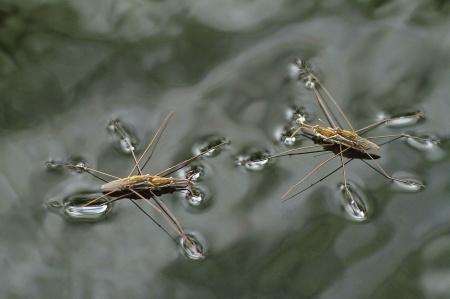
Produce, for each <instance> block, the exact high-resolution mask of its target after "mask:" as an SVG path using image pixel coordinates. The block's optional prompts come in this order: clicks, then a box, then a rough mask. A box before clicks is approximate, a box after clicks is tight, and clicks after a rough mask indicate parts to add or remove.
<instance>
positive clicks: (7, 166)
mask: <svg viewBox="0 0 450 299" xmlns="http://www.w3.org/2000/svg"><path fill="white" fill-rule="evenodd" d="M449 12H450V4H449V2H448V1H439V0H420V1H419V0H414V1H363V0H352V1H333V0H324V1H293V0H282V1H272V0H258V1H244V0H241V1H239V0H234V1H231V0H230V1H212V0H208V1H205V0H195V1H135V0H128V1H118V0H108V1H80V0H77V1H58V2H55V1H46V0H42V1H18V0H14V1H12V0H11V1H9V0H3V1H2V2H1V4H0V45H1V52H0V74H1V80H0V101H1V102H0V103H1V104H0V105H1V109H0V127H1V142H0V154H1V157H2V159H1V160H0V194H1V200H0V214H1V217H0V234H1V235H0V237H1V242H0V248H1V249H0V262H1V267H0V269H1V270H0V271H1V273H2V279H1V281H0V293H1V297H2V298H194V297H195V298H449V297H450V262H449V256H450V255H449V254H450V234H449V231H450V202H449V191H450V190H449V183H448V181H449V179H448V176H449V171H450V160H449V159H448V153H449V149H448V146H447V145H448V143H447V141H446V140H447V138H448V136H449V131H450V118H449V117H448V115H449V114H450V105H449V101H448V95H449V93H450V84H449V83H450V68H449V65H450V60H449V55H448V53H449V50H450V36H449V34H448V29H449V28H450V19H449ZM297 57H299V58H304V59H307V60H310V61H311V62H313V63H314V65H315V66H316V67H317V68H318V69H320V74H321V77H322V78H323V81H324V82H325V84H326V86H327V88H328V89H329V90H330V91H331V92H332V94H333V95H334V97H335V98H336V99H337V100H338V102H339V104H340V105H341V107H342V108H343V110H344V111H345V112H346V114H347V116H348V117H349V118H350V120H351V122H352V124H353V125H354V127H355V128H361V127H364V126H365V125H367V124H371V123H373V122H374V121H376V120H377V117H379V115H385V114H387V113H389V112H390V111H392V109H396V108H400V109H404V110H405V109H406V110H411V109H423V110H424V111H426V113H427V115H428V116H427V119H426V120H425V121H423V122H421V123H419V124H417V125H415V126H411V127H408V128H388V127H386V126H383V127H381V128H380V129H378V130H377V135H383V134H384V135H385V134H396V133H401V132H404V131H414V132H415V133H417V134H422V135H430V136H434V137H435V138H438V139H440V140H441V143H440V145H439V146H431V149H430V148H429V147H428V148H427V147H426V146H425V147H424V146H411V145H409V144H408V143H407V142H405V141H404V140H403V141H396V142H393V143H390V144H388V145H386V146H384V147H383V150H382V151H381V153H380V154H381V156H382V158H381V159H380V160H379V161H380V164H381V165H382V166H383V167H384V168H385V169H386V171H387V172H388V173H391V174H394V175H399V176H400V175H406V176H413V177H416V178H417V179H419V180H421V181H423V182H424V183H425V184H426V185H427V187H426V188H425V189H423V190H420V191H406V190H401V189H399V188H398V187H396V186H395V184H393V183H391V182H390V181H389V180H387V179H386V178H384V177H382V176H381V175H379V174H378V173H376V172H375V171H373V170H371V169H370V168H369V167H367V165H365V164H364V163H362V162H360V161H354V162H352V163H351V164H349V165H348V167H347V173H348V178H349V179H350V180H352V182H354V183H356V184H357V185H358V186H359V187H360V188H361V190H363V192H364V194H365V196H366V197H367V201H368V207H369V209H370V217H369V218H368V219H366V220H365V221H356V220H354V219H351V218H349V217H347V216H346V215H345V211H344V210H343V208H342V206H341V205H340V204H339V201H338V200H337V197H338V195H339V191H338V184H339V183H341V182H342V175H341V173H340V172H337V173H336V174H334V175H332V176H330V177H328V178H326V179H325V180H324V181H323V182H321V183H320V184H317V185H315V186H314V187H313V188H310V189H309V190H308V191H306V192H304V193H302V194H300V195H298V196H297V197H295V198H293V199H291V200H289V201H287V202H285V203H283V204H282V203H281V202H280V197H281V195H282V194H283V193H284V192H285V191H286V190H287V189H288V188H289V187H290V186H292V185H293V184H294V183H296V182H298V181H299V180H300V179H301V178H302V177H304V176H305V175H306V174H307V173H308V172H309V171H311V170H312V169H313V168H314V167H315V166H316V165H318V163H320V162H321V161H323V160H324V157H323V156H318V157H317V156H315V155H306V156H301V157H291V158H282V159H279V160H274V161H272V162H271V163H270V165H268V166H267V167H265V168H264V169H263V170H262V171H250V170H247V169H245V167H239V166H237V165H236V159H238V157H240V156H242V155H245V154H248V153H249V152H252V151H256V152H267V153H271V154H275V153H277V152H281V151H283V150H286V149H288V148H289V146H287V145H284V144H283V143H281V142H280V136H279V135H280V132H281V131H282V130H283V128H284V127H285V126H286V124H287V123H288V122H287V118H286V114H287V111H289V109H290V107H292V106H294V105H303V104H305V105H309V106H310V107H313V109H317V107H316V103H315V102H314V98H313V96H312V94H311V93H310V92H308V91H306V90H305V89H302V88H301V86H300V85H299V84H295V82H292V81H290V80H289V79H288V75H289V65H290V63H291V62H292V61H293V60H294V59H295V58H297ZM170 111H174V116H173V117H172V119H171V121H170V123H169V125H168V127H167V129H166V130H165V132H164V135H163V136H162V138H161V141H160V143H159V144H158V147H157V149H156V152H155V154H154V157H153V158H152V160H151V163H150V165H149V166H148V167H147V169H146V170H147V171H148V172H149V173H156V172H158V171H160V170H162V169H165V168H166V167H168V166H171V165H173V164H175V163H177V162H179V161H181V160H183V159H186V158H188V157H190V156H192V155H193V154H194V152H195V148H196V144H199V143H201V142H203V141H205V140H208V138H226V139H229V140H231V142H232V143H231V145H230V146H229V147H228V148H227V149H226V150H224V151H222V152H221V153H220V154H219V155H217V156H215V157H209V158H204V159H202V160H201V161H200V162H199V163H201V165H203V167H205V169H206V174H205V178H204V179H203V180H202V181H201V182H199V183H198V185H199V186H200V187H202V188H204V189H205V190H207V192H208V194H209V197H210V201H209V204H208V206H207V208H205V209H195V208H192V207H189V206H188V205H187V204H186V202H183V201H182V200H181V196H180V195H175V194H174V195H167V196H164V197H163V199H164V200H165V202H166V204H167V205H168V206H170V208H171V210H172V212H173V213H174V214H175V215H176V216H177V218H178V220H179V221H180V222H181V224H182V225H183V227H185V228H186V229H187V230H188V231H190V232H193V233H196V234H199V235H201V236H203V238H204V243H205V244H204V245H205V246H207V248H208V251H207V258H206V259H205V260H202V261H191V260H188V259H187V258H186V257H184V256H183V255H182V254H181V253H180V250H179V248H177V246H176V245H175V244H174V242H173V241H172V240H171V239H170V238H169V237H168V236H167V235H165V234H164V233H163V232H162V231H161V230H160V229H159V228H158V227H157V226H156V225H154V224H153V223H152V222H151V221H149V219H147V218H146V217H145V215H143V214H142V213H141V212H140V211H139V210H137V209H136V208H135V207H134V206H133V205H131V204H130V202H128V201H121V202H117V203H116V205H115V206H114V208H113V211H112V212H111V213H109V214H108V215H107V217H105V218H104V219H102V220H101V221H97V222H80V221H74V220H70V219H68V218H67V217H66V216H64V214H63V213H61V211H58V210H55V209H52V208H50V207H46V206H45V205H44V204H43V202H44V201H48V200H59V201H61V200H63V199H65V198H67V197H68V196H70V195H72V194H78V193H82V192H84V191H87V190H98V189H99V186H100V184H101V182H99V181H98V180H95V178H93V177H91V176H89V175H87V174H78V173H74V172H65V171H51V170H49V169H47V168H46V167H45V166H44V162H45V161H48V160H55V161H67V160H70V159H75V160H76V159H82V160H84V161H86V162H87V163H88V164H89V165H91V166H92V167H94V168H98V169H101V170H103V171H105V172H108V173H112V174H114V175H118V176H126V175H127V174H128V172H129V169H131V167H132V165H133V163H132V160H131V157H130V156H129V155H124V154H120V153H119V151H117V149H116V148H115V145H114V141H112V139H111V134H110V132H108V130H107V126H108V121H109V120H110V119H117V120H120V121H121V123H122V124H123V125H124V126H125V127H126V128H127V130H129V132H131V134H132V135H133V136H134V138H135V140H136V142H137V145H138V148H139V149H140V150H141V151H142V149H143V148H145V146H146V144H147V143H148V142H149V141H150V140H151V137H152V136H153V134H154V133H155V132H156V130H157V128H158V126H159V124H160V123H161V122H162V120H163V119H164V117H165V116H166V115H167V114H168V113H169V112H170ZM336 165H337V164H334V166H336ZM332 168H333V166H330V167H327V168H325V169H323V170H321V171H320V172H318V173H317V175H315V176H314V177H315V179H318V178H320V177H321V176H324V175H326V174H327V172H329V171H330V169H332ZM313 181H314V179H312V180H311V181H310V182H309V183H308V184H310V183H311V182H313Z"/></svg>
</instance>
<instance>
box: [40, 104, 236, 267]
mask: <svg viewBox="0 0 450 299" xmlns="http://www.w3.org/2000/svg"><path fill="white" fill-rule="evenodd" d="M172 114H173V113H172V112H171V113H169V115H168V116H167V117H166V118H165V120H164V121H163V123H162V124H161V126H160V127H159V129H158V130H157V132H156V133H155V135H154V137H153V139H152V140H151V141H150V143H149V145H148V146H147V148H146V149H145V150H144V152H143V153H142V155H141V156H140V157H139V158H137V157H136V155H135V153H134V146H133V145H132V144H131V141H130V138H128V135H127V134H126V132H125V131H124V130H123V128H122V127H121V126H120V125H119V124H118V123H117V122H116V121H111V122H110V126H111V128H112V129H113V130H114V131H115V132H116V133H117V134H118V136H119V139H120V143H121V145H123V147H124V148H126V149H127V150H128V152H129V153H131V155H132V157H133V160H134V167H133V168H132V169H131V171H130V173H129V174H128V176H127V177H125V178H121V177H117V176H114V175H111V174H108V173H105V172H103V171H100V170H97V169H93V168H90V167H87V166H86V165H85V164H84V163H77V164H65V163H58V162H47V163H46V164H47V165H48V166H49V167H52V168H54V167H64V168H69V169H73V170H76V171H78V172H83V171H84V172H88V173H89V174H91V175H93V176H95V177H96V178H98V179H100V180H102V181H104V182H105V184H103V185H102V186H101V189H102V191H103V194H102V195H100V196H97V197H95V198H93V199H90V200H84V201H80V200H78V201H77V203H78V204H72V205H70V206H69V207H68V208H69V210H70V211H69V212H70V213H71V214H74V213H73V212H74V211H75V214H74V215H80V213H82V212H85V210H86V211H87V212H88V214H89V217H92V218H93V217H94V216H93V215H91V214H92V213H93V209H94V210H98V208H99V207H104V206H105V205H108V204H111V202H113V201H116V200H120V199H123V198H128V199H130V200H131V202H132V203H133V204H135V205H136V206H137V207H138V208H139V209H140V210H141V211H143V212H144V213H145V214H146V215H147V216H148V217H149V218H150V219H151V220H152V221H153V222H154V223H155V224H157V225H158V226H159V227H160V228H161V229H162V230H163V231H164V232H165V233H166V234H167V235H169V236H170V237H171V238H172V239H173V240H174V241H175V242H176V243H177V245H178V246H180V247H181V248H182V250H183V252H184V253H185V255H186V256H187V257H189V258H191V259H201V258H203V257H204V254H203V252H202V251H203V248H202V245H201V244H200V243H199V242H198V240H196V239H195V237H194V236H191V235H188V234H186V233H185V232H184V230H183V228H182V227H181V225H180V223H179V222H178V220H177V219H176V217H175V216H174V215H173V214H172V212H170V210H169V209H168V208H167V206H166V205H165V204H164V203H163V202H162V200H161V199H160V198H159V196H161V195H163V194H167V193H173V192H175V191H185V190H187V191H188V192H189V193H190V194H191V195H192V196H194V195H195V192H194V191H193V189H192V186H191V181H192V179H193V178H195V177H196V174H195V173H193V174H190V175H189V177H187V178H175V177H170V176H169V175H170V174H172V173H174V172H175V171H178V170H179V169H181V168H182V167H185V166H186V165H188V164H189V163H191V162H192V161H194V160H196V159H197V158H199V157H201V156H203V155H206V154H208V153H210V152H212V151H215V150H217V149H218V148H220V147H222V146H224V145H225V144H228V143H229V141H226V140H225V141H222V142H221V143H219V144H216V145H214V146H211V147H207V148H205V150H204V151H203V152H200V153H199V154H197V155H195V156H193V157H192V158H189V159H187V160H185V161H182V162H180V163H178V164H175V165H173V166H171V167H169V168H167V169H165V170H163V171H161V172H159V173H157V174H155V175H150V174H144V173H143V168H144V167H145V166H146V164H147V163H148V162H149V160H150V158H151V157H152V155H153V152H154V150H155V147H156V144H157V142H158V140H159V138H160V137H161V135H162V132H163V131H164V129H165V127H166V126H167V123H168V122H169V119H170V117H171V116H172ZM147 153H149V155H148V157H147V159H146V161H145V162H144V163H142V162H143V158H144V156H145V155H146V154H147ZM141 164H142V166H141ZM135 172H136V173H135ZM134 173H135V174H134ZM100 175H101V176H104V177H108V178H110V179H112V180H111V181H107V180H105V179H103V178H102V177H100ZM139 199H140V200H143V201H144V202H146V203H147V204H149V205H150V206H151V207H152V208H153V209H154V210H155V211H156V212H157V213H158V214H159V215H161V216H162V217H163V218H164V220H165V221H166V222H167V223H168V224H169V225H170V226H171V227H172V228H173V229H174V230H175V231H176V232H177V233H178V235H179V236H180V237H181V242H180V243H178V242H177V240H176V239H174V238H173V237H172V236H171V234H170V233H169V232H168V231H167V230H166V229H165V228H164V227H163V226H162V225H161V224H159V223H158V221H156V219H155V218H153V217H152V216H151V215H150V214H149V213H147V212H146V211H145V210H144V209H143V208H142V207H141V206H140V205H138V204H137V203H136V202H135V201H134V200H139ZM150 199H152V200H150ZM74 203H75V202H74ZM47 205H49V206H52V207H61V205H58V204H57V203H55V202H49V203H47ZM101 211H103V209H101ZM75 217H76V216H75Z"/></svg>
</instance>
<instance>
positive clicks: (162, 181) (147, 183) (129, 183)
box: [101, 174, 190, 191]
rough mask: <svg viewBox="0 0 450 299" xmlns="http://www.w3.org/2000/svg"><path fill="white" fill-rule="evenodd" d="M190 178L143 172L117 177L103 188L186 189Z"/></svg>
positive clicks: (106, 189) (104, 189)
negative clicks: (141, 173)
mask: <svg viewBox="0 0 450 299" xmlns="http://www.w3.org/2000/svg"><path fill="white" fill-rule="evenodd" d="M189 183H190V179H178V178H173V177H162V176H157V175H150V174H143V175H133V176H129V177H127V178H122V179H117V180H114V181H111V182H108V183H106V184H103V185H102V186H101V188H102V189H103V191H114V190H126V189H135V190H140V189H149V190H163V189H165V188H180V189H186V188H188V187H189Z"/></svg>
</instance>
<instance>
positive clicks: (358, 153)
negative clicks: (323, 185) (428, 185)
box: [267, 59, 425, 214]
mask: <svg viewBox="0 0 450 299" xmlns="http://www.w3.org/2000/svg"><path fill="white" fill-rule="evenodd" d="M294 67H295V69H296V71H297V79H300V80H303V81H304V83H305V87H306V88H307V89H309V90H312V91H313V92H314V95H315V98H316V101H317V103H318V104H319V106H320V109H321V110H322V111H323V114H324V115H325V117H326V120H327V122H328V125H327V124H325V123H324V122H323V124H322V125H312V124H310V123H308V121H307V117H306V116H305V115H298V118H297V124H298V127H296V128H295V130H294V131H293V132H292V133H291V134H290V136H288V138H289V141H290V142H291V143H292V140H295V136H296V135H297V134H298V133H299V132H301V133H300V135H302V136H305V137H307V138H309V139H311V140H312V141H313V142H314V143H315V144H314V145H310V146H304V147H300V148H295V149H290V150H287V151H285V152H282V153H279V154H276V155H273V156H270V157H268V158H267V159H268V160H270V159H274V158H277V157H282V156H292V155H298V154H306V153H317V152H322V151H327V152H332V153H333V154H334V155H333V156H332V157H330V158H328V159H326V160H325V161H323V162H322V163H320V164H319V165H318V166H317V167H315V168H314V169H313V170H312V171H311V172H309V173H308V174H307V175H306V176H305V177H303V178H302V179H301V180H300V181H299V182H297V183H296V184H295V185H293V186H292V187H291V188H289V190H287V191H286V192H285V193H284V194H283V196H282V199H283V201H286V200H288V199H290V198H292V197H294V196H296V195H298V194H299V193H301V192H303V191H305V190H306V189H309V188H310V187H312V186H314V185H315V184H317V183H318V182H320V181H322V180H323V179H324V178H326V177H328V176H330V175H331V174H333V173H335V172H336V171H338V170H339V169H342V173H343V178H344V183H343V184H342V186H341V190H343V191H344V193H345V194H344V196H345V197H347V198H348V199H349V200H348V201H349V202H348V204H349V206H352V207H354V209H357V206H358V200H356V199H355V198H354V196H353V195H352V191H351V189H354V188H350V185H349V183H348V181H347V175H346V169H345V166H346V165H347V164H348V163H349V162H350V161H352V160H354V159H358V160H362V161H364V162H365V163H366V164H367V165H369V166H370V167H371V168H373V169H374V170H375V171H377V172H379V173H380V174H381V175H383V176H384V177H386V178H388V179H389V180H391V181H395V182H400V183H402V184H406V185H413V186H415V187H417V188H419V189H420V188H423V187H424V185H423V184H422V183H421V182H419V181H417V180H407V179H401V178H397V177H393V176H391V175H389V174H388V173H387V172H386V171H385V170H384V169H383V168H382V167H381V165H380V164H379V163H378V162H377V161H375V160H377V159H379V158H380V156H379V155H376V154H374V153H373V151H376V152H379V151H380V149H381V148H380V146H381V145H382V144H386V143H389V142H392V141H394V140H397V139H399V138H408V139H414V140H416V139H420V138H418V137H414V136H411V135H408V134H397V135H384V136H375V137H363V136H361V135H363V134H364V133H367V132H368V131H370V130H371V129H374V128H375V127H377V126H380V125H382V124H389V123H395V122H405V121H407V120H413V119H416V120H420V119H422V118H424V117H425V114H424V113H423V112H421V111H417V112H415V113H413V114H409V115H404V116H399V117H393V118H385V119H382V120H380V121H377V122H375V123H373V124H371V125H369V126H366V127H364V128H361V129H358V130H355V129H354V128H353V126H352V125H351V123H350V121H349V120H348V118H347V117H346V116H345V114H344V112H343V111H342V109H341V108H340V107H339V105H338V104H337V102H336V101H335V100H334V99H333V97H332V96H331V94H330V93H329V92H328V90H327V89H326V88H325V87H324V86H323V84H322V83H321V82H320V80H319V79H318V77H317V75H316V74H315V73H314V72H313V71H312V70H311V68H310V66H309V65H307V64H306V63H305V61H304V60H301V59H298V60H296V61H295V63H294ZM322 91H323V93H324V94H325V95H326V96H327V101H325V99H324V97H323V96H322ZM332 107H334V108H332ZM335 115H339V116H340V118H342V119H343V120H344V122H345V123H346V125H347V126H348V129H343V126H342V125H340V124H339V120H338V119H337V118H336V117H335ZM376 138H390V140H388V141H387V142H384V143H382V144H375V143H374V142H373V141H371V140H373V139H376ZM318 148H322V150H317V149H318ZM305 150H308V151H305ZM336 157H339V158H340V166H339V167H338V168H337V169H335V170H334V171H332V172H331V173H329V174H328V175H326V176H325V177H324V178H321V179H320V180H318V181H316V182H314V183H313V184H311V185H310V186H309V187H307V188H305V189H303V190H301V191H299V192H297V193H295V194H294V195H291V196H289V197H288V195H289V194H290V193H291V192H292V191H293V190H294V188H296V187H298V186H299V185H300V184H302V183H303V182H304V181H305V180H306V179H307V178H308V177H310V176H311V175H312V174H313V173H314V172H316V171H317V170H318V169H319V168H321V167H322V166H324V165H325V164H327V163H328V162H330V161H331V160H333V159H334V158H336ZM345 159H347V161H345ZM365 160H367V161H370V162H371V163H373V164H375V165H371V164H369V163H368V162H366V161H365ZM360 208H361V209H360V211H359V212H360V213H362V214H364V213H365V209H364V207H363V206H361V207H360ZM355 213H356V212H355Z"/></svg>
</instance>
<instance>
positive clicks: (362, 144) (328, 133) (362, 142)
mask: <svg viewBox="0 0 450 299" xmlns="http://www.w3.org/2000/svg"><path fill="white" fill-rule="evenodd" d="M302 128H306V129H307V130H311V131H312V132H314V133H315V134H316V136H317V137H320V138H322V139H323V140H324V141H327V142H330V143H334V144H341V145H343V146H345V147H348V148H352V149H355V150H358V151H361V152H365V151H368V150H376V151H379V150H380V147H379V146H378V145H376V144H375V143H373V142H372V141H369V140H367V139H366V138H363V137H361V136H359V135H358V134H357V133H356V132H352V131H348V130H344V129H341V128H339V127H337V128H330V127H328V128H325V127H321V126H319V125H315V126H311V125H308V124H305V123H303V124H302Z"/></svg>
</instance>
